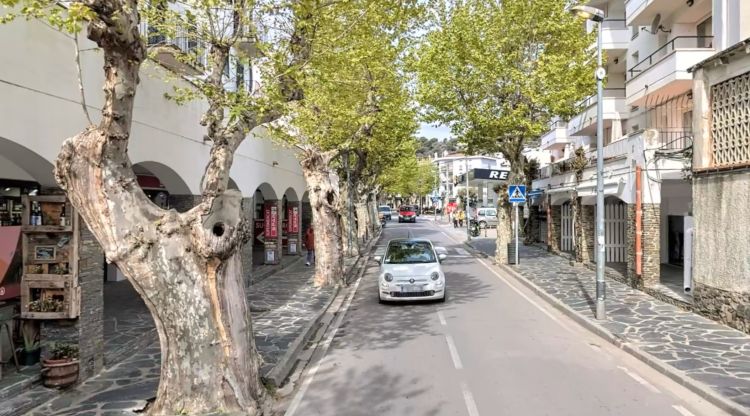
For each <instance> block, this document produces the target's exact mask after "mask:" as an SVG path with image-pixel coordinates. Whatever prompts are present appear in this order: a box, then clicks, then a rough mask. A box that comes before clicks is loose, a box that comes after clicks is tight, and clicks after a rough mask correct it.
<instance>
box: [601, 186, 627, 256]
mask: <svg viewBox="0 0 750 416" xmlns="http://www.w3.org/2000/svg"><path fill="white" fill-rule="evenodd" d="M627 207H628V206H627V205H626V204H625V203H624V202H622V201H619V200H617V201H605V202H604V257H605V261H606V262H607V263H624V262H626V261H627V260H628V258H627V255H628V246H627V238H628V236H627V234H626V232H627V229H626V228H625V227H626V226H627V223H628V217H627V216H628V212H627Z"/></svg>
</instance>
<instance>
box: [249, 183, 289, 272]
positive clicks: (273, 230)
mask: <svg viewBox="0 0 750 416" xmlns="http://www.w3.org/2000/svg"><path fill="white" fill-rule="evenodd" d="M253 205H254V209H253V219H254V221H253V265H254V266H259V265H261V264H278V263H279V262H280V261H281V255H282V252H281V247H282V233H281V226H282V222H281V212H280V211H281V206H280V205H281V201H280V200H279V197H278V195H277V193H276V191H275V190H274V189H273V187H272V186H271V185H270V184H268V183H266V182H264V183H262V184H260V185H259V186H258V188H257V189H256V190H255V193H254V194H253Z"/></svg>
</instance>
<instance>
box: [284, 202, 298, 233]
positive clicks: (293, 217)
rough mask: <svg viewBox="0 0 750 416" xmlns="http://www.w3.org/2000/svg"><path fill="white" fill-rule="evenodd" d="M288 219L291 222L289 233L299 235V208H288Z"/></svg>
mask: <svg viewBox="0 0 750 416" xmlns="http://www.w3.org/2000/svg"><path fill="white" fill-rule="evenodd" d="M286 217H287V218H288V221H289V225H288V228H287V232H289V233H298V232H299V207H289V208H287V209H286Z"/></svg>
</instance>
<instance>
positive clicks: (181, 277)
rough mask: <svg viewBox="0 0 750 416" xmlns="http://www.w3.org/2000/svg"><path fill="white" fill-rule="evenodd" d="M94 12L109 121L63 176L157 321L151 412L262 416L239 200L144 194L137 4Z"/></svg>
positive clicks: (71, 155) (81, 145)
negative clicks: (178, 200)
mask: <svg viewBox="0 0 750 416" xmlns="http://www.w3.org/2000/svg"><path fill="white" fill-rule="evenodd" d="M87 4H89V3H87ZM89 7H91V8H92V10H94V11H95V12H96V13H97V16H98V17H97V18H95V19H94V20H93V21H92V22H91V23H90V25H89V27H88V31H89V38H90V39H92V40H93V41H95V42H97V44H98V45H99V46H100V47H102V49H103V50H104V71H105V85H104V91H105V105H104V108H103V110H102V116H103V117H102V121H101V123H100V124H99V125H98V126H90V127H89V128H88V129H87V130H86V131H84V132H82V133H81V134H79V135H77V136H74V137H72V138H69V139H67V140H66V141H65V142H64V144H63V148H62V150H61V152H60V155H59V156H58V159H57V162H56V172H55V174H56V178H57V180H58V182H59V183H60V186H61V187H62V188H63V189H65V191H66V192H67V195H68V197H69V198H70V200H71V203H72V204H73V205H74V206H75V207H76V209H77V211H78V213H79V214H80V215H81V217H82V218H83V220H84V221H85V222H86V224H87V225H88V227H89V229H90V230H91V232H92V233H93V234H94V235H95V236H96V238H97V240H98V241H99V243H100V244H101V245H102V248H103V249H104V252H105V254H106V256H107V259H108V260H109V261H111V262H114V263H115V264H116V265H117V266H118V268H119V269H120V270H121V271H122V272H123V274H124V275H125V276H126V277H127V278H128V280H129V281H130V282H131V283H132V284H133V287H134V288H135V290H136V291H137V292H138V293H139V294H140V296H141V297H142V298H143V300H144V301H145V303H146V306H147V307H148V309H149V311H150V312H151V314H152V316H153V318H154V322H155V324H156V328H157V331H158V333H159V340H160V344H161V355H162V362H161V379H160V382H159V388H158V393H157V398H156V401H155V402H154V403H153V405H152V406H151V408H150V410H149V411H150V413H151V414H156V415H175V414H196V415H198V414H200V415H204V414H212V413H222V414H227V413H229V414H249V415H253V414H261V413H262V412H263V410H262V409H263V407H264V402H265V398H266V394H265V392H264V389H263V387H262V385H261V383H260V379H259V375H258V374H259V365H260V360H259V357H258V354H257V352H256V350H255V345H254V342H253V337H252V327H251V324H250V319H249V316H248V308H247V301H246V298H245V292H244V285H243V279H242V270H241V263H240V261H239V257H238V256H239V254H238V252H239V248H240V247H241V245H242V243H243V241H244V239H246V237H247V235H248V227H247V224H246V223H245V222H244V220H242V219H241V218H242V217H241V195H239V194H238V193H227V194H222V193H220V194H218V195H212V196H211V197H204V200H203V202H202V203H200V204H199V205H198V206H197V207H195V208H194V209H192V210H190V211H188V212H186V213H183V214H179V213H177V212H176V211H174V210H170V211H165V210H162V209H160V208H158V207H157V206H155V205H154V204H153V203H151V201H150V200H149V199H148V198H147V197H146V195H145V194H144V193H143V191H142V190H141V188H140V187H139V185H138V182H137V180H136V177H135V174H134V173H133V171H132V166H131V163H130V160H129V159H128V156H127V144H128V139H129V136H130V128H131V123H132V110H133V101H134V97H135V91H136V86H137V84H138V71H139V68H140V64H141V62H142V61H143V59H144V58H145V47H144V45H143V42H142V40H141V37H140V35H139V33H138V31H137V25H138V15H137V12H136V5H135V3H134V2H123V3H119V2H111V3H110V2H92V3H91V4H89ZM105 21H106V22H107V23H106V24H105V23H104V22H105ZM212 153H213V152H212ZM214 156H216V157H219V156H217V155H214V154H212V158H214ZM229 163H230V164H231V158H230V159H229ZM207 175H209V172H208V171H207Z"/></svg>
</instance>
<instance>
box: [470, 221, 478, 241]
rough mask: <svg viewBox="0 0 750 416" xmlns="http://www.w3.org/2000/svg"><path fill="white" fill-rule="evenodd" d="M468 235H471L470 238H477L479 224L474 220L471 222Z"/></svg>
mask: <svg viewBox="0 0 750 416" xmlns="http://www.w3.org/2000/svg"><path fill="white" fill-rule="evenodd" d="M469 234H471V236H472V237H479V223H478V222H477V221H476V220H471V223H470V225H469Z"/></svg>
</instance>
